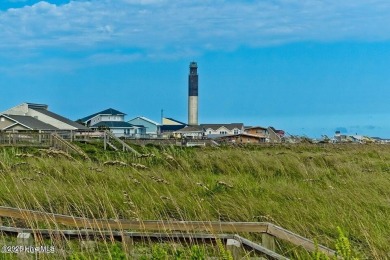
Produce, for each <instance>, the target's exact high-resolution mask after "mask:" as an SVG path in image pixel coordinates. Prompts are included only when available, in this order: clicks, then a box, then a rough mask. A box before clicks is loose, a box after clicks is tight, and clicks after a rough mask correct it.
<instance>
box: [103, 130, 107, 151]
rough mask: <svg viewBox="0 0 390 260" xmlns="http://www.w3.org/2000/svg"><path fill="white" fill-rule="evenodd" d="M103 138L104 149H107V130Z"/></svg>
mask: <svg viewBox="0 0 390 260" xmlns="http://www.w3.org/2000/svg"><path fill="white" fill-rule="evenodd" d="M103 138H104V150H107V136H106V132H105V131H104V132H103Z"/></svg>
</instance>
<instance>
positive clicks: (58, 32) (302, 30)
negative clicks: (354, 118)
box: [0, 0, 390, 57]
mask: <svg viewBox="0 0 390 260" xmlns="http://www.w3.org/2000/svg"><path fill="white" fill-rule="evenodd" d="M388 24H390V2H389V1H387V0H368V1H363V0H355V1H352V0H344V1H333V0H312V1H302V0H268V1H223V0H216V1H210V0H206V1H189V0H180V1H178V0H170V1H166V0H91V1H71V2H70V3H68V4H63V5H59V6H57V5H55V4H50V3H48V2H45V1H41V2H39V3H36V4H34V5H32V6H26V7H23V8H17V9H9V10H7V11H3V12H0V39H2V40H1V41H0V50H3V51H2V52H3V53H5V52H6V53H8V54H10V53H11V54H12V52H13V51H14V52H15V53H19V52H20V51H25V52H26V51H29V50H31V51H32V50H34V51H36V50H45V49H48V48H49V49H56V50H63V49H64V50H67V51H69V50H71V51H72V50H73V51H83V50H91V49H96V50H98V52H99V50H101V49H107V48H110V47H112V48H141V49H143V50H144V51H145V52H146V53H147V54H148V55H146V56H145V57H149V56H150V57H151V56H160V57H161V56H165V55H169V54H174V53H175V52H176V51H177V52H178V53H182V54H183V55H184V54H185V53H201V52H202V51H205V50H209V49H213V50H229V49H232V48H237V47H239V46H243V45H245V46H252V47H256V46H264V45H270V44H275V43H278V44H282V43H289V42H294V41H312V40H313V41H334V40H364V41H376V40H388V39H390V27H388V26H387V25H388ZM183 49H185V50H186V51H183ZM161 51H164V52H165V53H161ZM167 51H168V52H167Z"/></svg>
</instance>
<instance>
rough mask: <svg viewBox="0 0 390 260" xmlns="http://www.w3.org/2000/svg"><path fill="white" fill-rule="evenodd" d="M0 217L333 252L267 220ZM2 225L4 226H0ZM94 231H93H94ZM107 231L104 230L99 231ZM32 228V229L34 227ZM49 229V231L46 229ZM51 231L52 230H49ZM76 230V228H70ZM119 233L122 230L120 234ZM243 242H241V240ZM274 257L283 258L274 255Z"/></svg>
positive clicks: (8, 211) (16, 212)
mask: <svg viewBox="0 0 390 260" xmlns="http://www.w3.org/2000/svg"><path fill="white" fill-rule="evenodd" d="M0 217H10V218H16V219H23V220H26V221H41V222H45V223H50V224H54V225H58V224H62V225H66V226H70V227H76V228H78V229H85V228H87V229H89V231H87V232H90V233H91V232H95V231H96V232H98V233H99V234H101V233H102V232H110V234H113V232H115V230H121V231H123V230H138V231H142V232H153V231H158V232H161V231H164V232H166V234H170V233H171V234H173V233H172V232H178V231H180V232H186V233H199V232H208V233H210V234H220V233H233V234H238V233H261V234H264V235H265V236H266V237H264V238H266V239H271V244H272V243H273V242H272V240H273V239H274V238H277V239H280V240H283V241H287V242H290V243H291V244H293V245H295V246H301V247H303V248H304V249H306V250H307V251H311V252H312V251H314V250H316V248H317V249H318V250H319V251H321V252H323V253H325V254H326V255H328V256H334V255H335V251H334V250H332V249H330V248H327V247H325V246H322V245H318V246H317V247H316V245H315V243H314V242H313V241H311V240H309V239H307V238H304V237H302V236H300V235H297V234H295V233H293V232H291V231H289V230H286V229H284V228H282V227H279V226H276V225H274V224H271V223H267V222H217V221H164V220H145V221H133V220H121V219H119V220H114V219H89V218H83V217H74V216H67V215H60V214H53V213H47V212H41V211H33V210H26V209H17V208H10V207H0ZM3 228H5V227H3ZM94 230H95V231H94ZM102 230H108V231H102ZM35 231H36V230H35ZM47 232H49V231H47ZM51 232H53V231H51ZM72 232H74V233H79V232H80V230H78V231H72ZM120 234H122V235H123V232H122V233H120ZM236 236H237V237H236V238H237V239H238V240H239V241H241V243H243V244H245V243H246V244H247V245H251V247H252V248H255V247H256V248H257V250H259V251H261V250H263V248H266V247H264V246H260V245H257V244H255V243H253V242H251V241H249V240H246V239H244V238H242V237H240V236H238V235H236ZM243 241H244V242H245V243H244V242H243ZM272 249H273V248H269V249H267V248H266V250H263V251H262V252H263V253H265V254H268V253H271V252H272V253H274V254H275V255H277V254H276V253H275V252H273V250H272ZM274 258H276V259H285V258H279V257H274Z"/></svg>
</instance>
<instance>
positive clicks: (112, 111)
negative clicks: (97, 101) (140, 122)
mask: <svg viewBox="0 0 390 260" xmlns="http://www.w3.org/2000/svg"><path fill="white" fill-rule="evenodd" d="M97 115H114V116H116V115H121V116H122V115H123V116H124V115H126V114H125V113H122V112H120V111H118V110H116V109H113V108H108V109H106V110H103V111H100V112H97V113H95V114H92V115H89V116H86V117H84V118H81V119H79V120H80V121H82V122H87V121H88V120H89V119H91V118H93V117H95V116H97Z"/></svg>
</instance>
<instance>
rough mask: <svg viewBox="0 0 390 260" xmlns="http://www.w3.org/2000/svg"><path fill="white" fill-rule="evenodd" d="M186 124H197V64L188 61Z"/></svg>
mask: <svg viewBox="0 0 390 260" xmlns="http://www.w3.org/2000/svg"><path fill="white" fill-rule="evenodd" d="M188 125H198V65H197V64H196V62H191V63H190V74H189V75H188Z"/></svg>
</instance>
